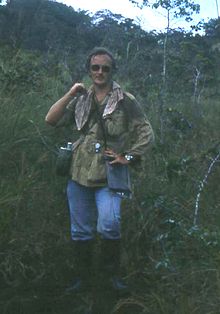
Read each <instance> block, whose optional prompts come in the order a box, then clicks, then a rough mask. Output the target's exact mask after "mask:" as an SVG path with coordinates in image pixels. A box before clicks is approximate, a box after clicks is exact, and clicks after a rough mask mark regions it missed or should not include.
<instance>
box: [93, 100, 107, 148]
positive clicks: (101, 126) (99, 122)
mask: <svg viewBox="0 0 220 314" xmlns="http://www.w3.org/2000/svg"><path fill="white" fill-rule="evenodd" d="M95 110H96V114H97V119H98V124H99V126H100V128H101V130H102V136H103V141H104V148H105V149H107V140H106V131H105V125H104V122H103V119H102V114H101V112H100V110H99V108H98V104H97V102H96V101H95Z"/></svg>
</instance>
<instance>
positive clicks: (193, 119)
mask: <svg viewBox="0 0 220 314" xmlns="http://www.w3.org/2000/svg"><path fill="white" fill-rule="evenodd" d="M219 26H220V20H219V19H216V20H210V21H209V22H208V23H206V24H204V25H202V26H201V27H202V30H203V35H200V34H199V33H197V34H195V35H194V34H193V33H191V32H186V31H184V30H170V31H169V53H168V54H167V58H166V67H167V71H168V72H167V73H169V75H167V77H166V101H165V102H164V103H163V123H164V129H163V141H161V78H162V76H161V73H163V66H164V36H165V35H166V34H164V33H156V32H146V31H144V30H142V29H141V28H140V27H139V26H138V25H136V24H135V23H134V21H132V20H131V19H127V18H124V17H123V16H121V15H115V14H112V13H111V12H109V11H102V12H97V14H95V15H94V16H90V15H88V13H87V12H85V11H79V12H75V11H74V10H73V9H72V8H70V7H69V8H68V7H67V6H65V5H62V4H60V3H56V2H54V1H47V0H40V1H39V0H38V1H37V0H31V1H30V0H29V1H27V0H14V1H8V2H7V5H5V6H0V85H1V88H0V100H1V102H0V106H1V132H0V149H1V154H0V171H1V183H0V184H1V192H0V247H1V250H0V288H1V289H0V309H1V313H5V314H14V313H18V312H19V313H22V314H26V313H28V314H29V313H33V314H35V313H45V314H46V313H47V314H49V313H51V314H52V313H53V314H55V313H59V314H63V313H73V308H74V311H75V312H74V313H76V314H77V313H83V311H84V310H85V308H91V307H92V306H93V307H94V308H98V309H97V310H96V312H95V313H111V312H112V313H130V314H138V313H158V314H159V313H163V314H170V313H178V314H179V313H187V314H188V313H199V314H207V313H218V312H219V284H220V282H219V275H220V267H219V248H220V232H219V219H220V214H219V213H220V211H219V209H220V200H219V184H218V182H219V175H220V168H219V150H220V142H219V114H220V107H219V96H220V95H219V90H220V73H219V68H220V64H219V62H220V61H219V60H220V58H219V57H220V41H219V29H220V27H219ZM110 34H111V35H110ZM100 45H105V46H107V47H108V48H109V49H110V50H112V51H113V52H114V54H115V55H116V58H117V61H118V66H119V69H118V72H117V73H116V80H118V81H119V82H120V83H121V84H122V86H123V87H124V88H125V89H127V90H128V91H129V92H131V93H133V94H135V96H136V97H137V98H138V100H139V101H140V102H141V104H142V105H143V108H144V110H145V112H146V114H147V116H148V117H149V119H150V121H151V122H152V125H153V129H154V131H155V144H154V145H153V147H152V149H151V151H149V154H148V156H146V162H145V169H144V171H142V172H141V173H133V182H134V196H133V199H132V200H131V201H129V202H125V203H124V204H123V225H122V228H123V239H122V242H123V252H122V253H123V254H122V262H123V268H124V270H125V274H126V276H127V277H126V279H127V280H128V282H129V283H130V285H131V286H132V292H131V294H130V295H129V296H127V297H123V298H121V297H119V298H117V299H116V298H115V296H114V297H113V296H112V295H110V294H108V292H104V291H102V292H100V291H99V292H97V293H100V295H99V294H98V296H99V298H97V295H95V296H96V297H94V296H93V295H80V296H79V297H78V298H73V296H71V295H70V296H68V295H65V294H64V290H65V286H66V285H68V280H69V279H70V278H71V275H72V272H73V271H74V261H73V260H72V255H73V254H72V247H71V243H70V235H69V218H68V209H67V205H66V199H65V184H66V182H65V181H66V180H65V179H64V178H59V177H57V176H56V175H55V173H54V164H55V157H56V154H55V152H56V148H57V147H58V146H59V145H60V144H62V143H63V141H64V140H66V139H69V138H71V136H72V134H71V130H62V129H60V130H54V129H53V130H52V129H51V128H50V127H48V126H46V125H45V123H44V116H45V114H46V112H47V111H48V108H49V107H50V106H51V104H52V103H53V102H54V101H55V100H57V99H58V98H59V97H60V96H61V95H63V93H64V92H65V91H66V90H67V89H68V88H69V87H70V86H71V84H72V83H73V82H74V81H77V80H83V81H84V82H85V84H87V85H88V84H89V79H88V77H87V75H86V72H85V69H84V60H85V57H86V55H87V53H88V52H89V51H90V49H92V48H93V47H94V46H100ZM96 249H97V252H98V250H99V247H98V244H97V248H96ZM95 261H96V257H95ZM95 284H96V282H95ZM97 300H98V301H99V302H100V303H99V304H97ZM102 301H103V303H102ZM100 307H102V308H101V309H100Z"/></svg>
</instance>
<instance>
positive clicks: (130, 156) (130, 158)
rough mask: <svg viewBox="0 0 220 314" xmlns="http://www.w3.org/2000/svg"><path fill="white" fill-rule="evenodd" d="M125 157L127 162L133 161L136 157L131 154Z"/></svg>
mask: <svg viewBox="0 0 220 314" xmlns="http://www.w3.org/2000/svg"><path fill="white" fill-rule="evenodd" d="M124 157H125V159H126V160H127V161H132V160H133V159H134V156H133V155H130V154H126V155H125V156H124Z"/></svg>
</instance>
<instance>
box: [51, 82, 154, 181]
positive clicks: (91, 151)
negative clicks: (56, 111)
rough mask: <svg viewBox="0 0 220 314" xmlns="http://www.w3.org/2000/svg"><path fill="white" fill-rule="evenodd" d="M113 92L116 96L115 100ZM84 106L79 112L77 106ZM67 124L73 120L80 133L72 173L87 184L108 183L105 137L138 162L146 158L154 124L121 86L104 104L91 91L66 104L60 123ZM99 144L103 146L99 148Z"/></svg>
mask: <svg viewBox="0 0 220 314" xmlns="http://www.w3.org/2000/svg"><path fill="white" fill-rule="evenodd" d="M116 84H117V83H116ZM116 84H114V86H116V87H117V88H120V87H119V85H116ZM113 94H114V95H116V96H115V101H114V97H113ZM112 99H113V100H112ZM83 107H84V109H83V110H81V111H80V114H79V113H78V112H77V108H83ZM106 108H107V109H106ZM77 115H78V116H77ZM100 118H101V119H102V125H103V126H104V129H105V136H104V135H103V133H104V131H103V127H102V126H101V123H100ZM68 123H74V124H75V125H76V127H77V130H78V132H79V140H78V141H77V142H76V143H75V149H74V151H73V158H72V164H71V169H70V176H71V178H72V179H73V180H74V181H76V182H78V183H79V184H82V185H84V186H89V187H96V186H104V185H106V170H105V160H104V156H103V152H104V150H105V147H104V146H105V145H104V144H105V140H104V137H105V139H106V146H107V147H108V148H109V149H112V150H113V151H115V152H116V153H118V154H126V153H128V154H131V155H133V156H135V157H136V160H138V161H137V162H140V160H141V159H142V158H144V156H145V155H146V151H147V148H148V145H149V143H150V142H151V141H152V140H153V131H152V128H151V125H150V123H149V121H148V120H147V119H146V117H145V115H144V113H143V111H142V110H141V108H140V105H139V104H138V102H137V101H136V99H135V97H134V96H133V95H131V94H129V93H126V92H123V91H122V90H121V89H120V92H119V93H116V94H115V92H114V91H112V92H110V94H109V95H107V96H106V98H105V99H104V101H103V102H102V103H101V104H100V103H97V101H96V100H95V97H94V94H93V92H92V90H90V91H89V92H88V94H86V95H82V96H80V97H75V98H74V99H73V100H72V101H71V102H70V103H69V104H68V105H67V108H66V112H65V114H64V116H63V118H62V119H61V120H60V121H59V122H58V124H57V126H61V125H62V126H63V125H66V124H68ZM97 144H98V146H100V147H99V148H98V149H97ZM131 165H132V163H131Z"/></svg>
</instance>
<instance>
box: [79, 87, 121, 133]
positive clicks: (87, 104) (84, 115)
mask: <svg viewBox="0 0 220 314" xmlns="http://www.w3.org/2000/svg"><path fill="white" fill-rule="evenodd" d="M93 95H94V91H93V86H91V87H90V88H89V90H88V92H87V93H86V94H85V95H82V96H80V97H79V99H78V101H77V104H76V109H75V120H76V126H77V129H78V130H81V129H82V128H83V126H84V125H85V123H86V122H87V120H88V118H89V113H90V110H91V106H92V100H93ZM123 98H124V95H123V91H122V89H121V87H120V85H118V84H117V83H116V82H115V81H113V84H112V90H111V92H110V93H109V97H108V100H107V104H106V106H105V109H104V112H103V118H104V119H105V118H106V117H107V116H108V115H109V114H111V113H112V112H113V111H114V110H115V108H116V106H117V104H118V103H119V101H120V100H122V99H123Z"/></svg>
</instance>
